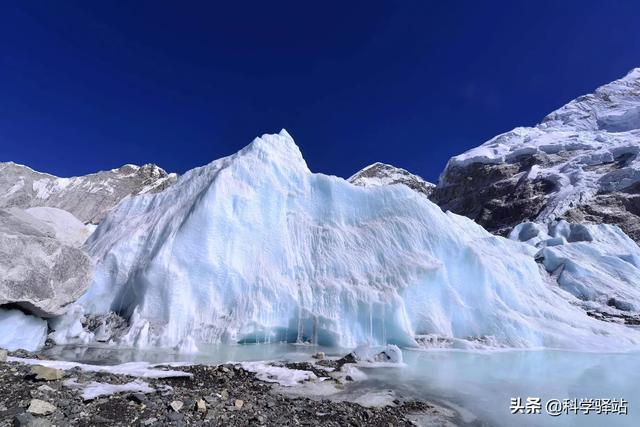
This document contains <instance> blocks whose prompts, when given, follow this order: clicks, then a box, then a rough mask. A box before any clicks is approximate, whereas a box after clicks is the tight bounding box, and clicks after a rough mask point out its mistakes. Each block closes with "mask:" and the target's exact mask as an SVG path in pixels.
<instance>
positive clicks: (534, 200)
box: [433, 68, 640, 241]
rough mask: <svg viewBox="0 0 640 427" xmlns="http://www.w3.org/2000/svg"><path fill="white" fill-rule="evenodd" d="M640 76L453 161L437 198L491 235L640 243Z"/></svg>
mask: <svg viewBox="0 0 640 427" xmlns="http://www.w3.org/2000/svg"><path fill="white" fill-rule="evenodd" d="M638 152H640V68H637V69H634V70H632V71H631V72H630V73H629V74H627V75H626V76H625V77H623V78H622V79H620V80H616V81H614V82H612V83H609V84H607V85H604V86H602V87H600V88H598V89H597V90H596V91H595V92H594V93H593V94H589V95H585V96H581V97H579V98H577V99H575V100H573V101H571V102H570V103H568V104H567V105H565V106H563V107H561V108H560V109H558V110H556V111H554V112H553V113H551V114H549V115H548V116H547V117H545V118H544V120H543V121H542V123H540V124H539V125H537V126H535V127H520V128H516V129H514V130H512V131H510V132H507V133H504V134H502V135H499V136H497V137H495V138H493V139H491V140H489V141H487V142H485V143H484V144H482V145H481V146H479V147H477V148H474V149H472V150H469V151H467V152H466V153H463V154H461V155H459V156H455V157H453V158H451V159H450V160H449V163H448V164H447V168H446V170H445V171H444V173H443V174H442V176H441V179H440V182H439V184H438V186H437V188H436V190H435V192H434V194H433V200H434V201H435V202H436V203H438V204H440V205H441V206H442V207H443V208H444V209H450V210H452V211H454V212H457V213H460V214H463V215H466V216H469V217H471V218H473V219H475V220H476V221H478V222H479V223H480V224H482V225H484V226H485V227H486V228H488V229H489V230H490V231H497V232H507V231H508V230H509V229H511V228H512V227H513V226H515V225H516V224H519V223H520V222H523V221H524V220H531V221H538V222H550V221H553V220H556V219H560V218H566V219H569V220H571V221H574V222H591V223H612V224H616V225H619V226H620V227H621V228H622V229H623V230H624V231H625V232H626V233H627V234H628V235H629V236H631V237H632V238H633V239H634V240H636V241H639V239H640V217H639V216H638V215H640V196H639V194H638V192H639V190H640V185H639V184H638V183H639V182H640V158H638Z"/></svg>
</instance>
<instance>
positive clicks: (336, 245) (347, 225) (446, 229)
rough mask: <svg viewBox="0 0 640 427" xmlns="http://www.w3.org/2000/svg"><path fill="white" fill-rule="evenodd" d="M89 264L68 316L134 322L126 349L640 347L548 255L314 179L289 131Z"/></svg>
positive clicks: (102, 233)
mask: <svg viewBox="0 0 640 427" xmlns="http://www.w3.org/2000/svg"><path fill="white" fill-rule="evenodd" d="M85 249H86V250H88V252H89V253H90V254H91V255H92V257H93V258H94V260H96V262H97V267H96V273H95V276H94V279H93V283H92V284H91V286H90V287H89V289H88V291H87V292H86V293H85V294H84V295H83V296H82V297H81V298H80V300H79V301H78V302H77V307H76V308H74V309H73V310H71V313H74V314H70V315H69V316H72V315H73V316H81V315H86V316H93V315H104V314H107V313H110V312H115V313H117V314H118V315H120V316H122V317H124V318H126V319H128V320H129V323H130V327H129V330H128V332H127V333H126V334H125V335H123V336H121V337H120V338H119V341H118V344H119V345H131V346H136V347H143V348H144V347H154V346H161V347H175V348H177V349H179V350H184V351H195V350H197V347H196V346H197V345H198V344H199V343H220V342H232V343H247V342H275V341H289V342H300V343H304V342H312V343H318V344H322V345H328V346H345V347H351V346H355V345H357V344H359V343H362V342H369V343H371V344H372V345H376V344H395V345H399V346H416V345H418V343H419V342H420V341H421V339H422V338H424V337H428V338H433V337H437V338H438V339H441V341H442V342H448V343H450V344H451V345H452V346H454V347H461V348H466V347H468V346H471V347H477V346H489V347H518V348H538V347H547V348H564V349H588V350H607V351H610V350H627V349H630V348H634V349H635V348H638V345H639V344H640V331H637V330H634V329H631V328H627V327H625V326H622V325H619V324H616V323H608V322H602V321H599V320H596V319H593V318H591V317H589V316H587V315H586V313H585V311H584V310H582V309H581V308H579V307H577V306H576V305H575V304H574V303H573V300H574V299H575V298H574V297H573V295H571V294H570V293H569V292H567V291H566V290H564V289H562V288H560V287H558V286H557V284H555V281H554V280H553V278H551V277H550V276H549V274H548V273H547V272H546V271H545V269H544V268H542V267H541V266H539V265H538V264H537V263H536V262H535V259H534V255H535V254H536V252H537V248H535V247H533V246H531V245H529V244H526V243H522V242H519V241H514V240H509V239H506V238H503V237H499V236H494V235H492V234H490V233H489V232H487V231H486V230H484V229H483V228H482V227H481V226H479V225H478V224H476V223H474V222H473V221H472V220H470V219H468V218H465V217H462V216H458V215H455V214H453V213H450V212H443V211H442V210H441V209H440V208H439V207H438V206H437V205H435V204H434V203H432V202H430V201H429V200H428V199H427V198H426V197H424V196H422V195H421V194H419V193H416V192H415V191H412V190H411V189H409V188H408V187H407V186H405V185H402V184H394V185H388V186H376V187H361V186H356V185H352V184H350V183H348V182H347V181H345V180H343V179H341V178H338V177H334V176H327V175H323V174H318V173H312V172H311V171H310V170H309V169H308V167H307V165H306V163H305V161H304V159H303V157H302V154H301V153H300V150H299V148H298V147H297V146H296V144H295V143H294V141H293V139H292V138H291V136H290V135H289V134H288V133H287V132H286V131H284V130H283V131H281V132H280V133H279V134H274V135H263V136H262V137H260V138H256V139H255V140H254V141H253V142H252V143H251V144H250V145H249V146H247V147H245V148H244V149H242V150H241V151H239V152H238V153H236V154H234V155H231V156H229V157H225V158H222V159H219V160H216V161H214V162H212V163H210V164H208V165H206V166H203V167H200V168H196V169H193V170H191V171H189V172H187V173H186V174H184V175H183V176H181V177H180V178H178V180H177V182H176V183H175V184H173V185H172V186H170V187H169V188H167V189H166V190H164V191H162V192H159V193H155V194H142V195H138V196H136V197H131V198H128V199H126V200H124V201H122V202H121V203H120V204H119V205H118V207H117V208H115V209H114V210H113V211H111V212H110V213H109V214H108V215H107V217H106V218H105V219H104V221H102V222H101V224H100V225H99V226H98V228H97V229H96V230H95V232H94V233H93V234H92V235H91V236H90V237H89V239H88V241H87V243H86V244H85ZM52 324H53V325H54V326H53V328H54V329H56V326H55V325H56V324H57V325H63V326H59V328H60V330H56V334H57V335H58V336H61V337H64V339H63V340H62V341H66V342H71V340H72V339H73V335H74V334H73V333H70V330H71V329H74V328H75V329H78V328H77V326H78V322H77V320H76V321H74V320H73V319H67V320H65V321H58V322H52ZM64 325H75V326H70V327H68V329H67V330H64V329H65V328H66V326H64ZM79 334H85V335H84V336H83V339H84V340H85V341H86V340H87V339H89V338H87V336H86V332H79ZM436 341H438V340H436Z"/></svg>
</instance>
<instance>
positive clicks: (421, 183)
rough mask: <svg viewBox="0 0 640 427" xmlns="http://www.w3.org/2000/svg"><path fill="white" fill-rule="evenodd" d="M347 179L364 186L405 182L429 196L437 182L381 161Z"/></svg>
mask: <svg viewBox="0 0 640 427" xmlns="http://www.w3.org/2000/svg"><path fill="white" fill-rule="evenodd" d="M347 181H349V182H350V183H352V184H354V185H360V186H363V187H372V186H380V185H392V184H404V185H406V186H407V187H409V188H411V189H412V190H415V191H418V192H420V193H422V194H424V195H425V196H427V197H428V196H429V195H430V194H431V193H432V192H433V189H434V188H435V184H432V183H430V182H428V181H425V180H424V179H422V178H421V177H419V176H418V175H414V174H412V173H410V172H408V171H406V170H405V169H401V168H397V167H395V166H391V165H387V164H385V163H380V162H376V163H374V164H372V165H369V166H367V167H366V168H364V169H362V170H360V171H358V172H357V173H356V174H354V175H353V176H351V177H350V178H349V179H348V180H347Z"/></svg>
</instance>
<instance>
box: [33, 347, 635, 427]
mask: <svg viewBox="0 0 640 427" xmlns="http://www.w3.org/2000/svg"><path fill="white" fill-rule="evenodd" d="M200 350H201V351H200V352H199V353H197V354H191V355H187V354H179V353H177V352H172V351H167V350H157V349H154V350H153V351H145V350H139V349H122V348H114V347H108V346H104V347H100V346H92V347H73V346H65V347H53V348H50V349H47V350H46V351H45V352H44V354H45V355H46V356H48V357H50V358H55V359H65V360H73V361H79V362H83V363H93V364H118V363H124V362H130V361H142V360H144V361H149V362H154V363H161V362H192V363H204V364H218V363H223V362H228V361H235V362H243V361H258V360H280V361H283V360H290V361H299V360H308V359H310V357H311V355H312V354H314V353H316V352H318V351H324V352H326V353H327V355H328V356H342V355H344V354H346V353H347V352H348V351H349V349H344V348H336V347H322V346H313V345H294V344H285V343H274V344H255V345H254V344H243V345H209V346H205V345H203V346H202V347H201V348H200ZM403 354H404V363H405V366H403V367H402V368H399V369H398V368H393V369H390V368H361V369H362V370H363V371H364V372H365V373H366V375H367V379H366V380H363V381H359V382H356V383H353V384H350V385H349V386H348V387H347V388H346V389H345V391H344V392H343V393H344V394H352V395H357V393H358V392H359V390H365V389H375V390H384V389H390V390H394V391H395V393H396V394H397V395H398V396H399V397H402V398H405V399H425V400H430V401H433V402H435V403H440V404H443V405H445V406H448V407H451V408H455V409H457V410H458V412H460V417H461V419H462V420H464V421H465V422H471V423H478V424H479V425H495V426H504V427H509V426H514V425H518V426H603V425H606V426H607V427H614V426H637V425H640V387H639V386H638V384H640V352H634V353H590V352H569V351H554V350H527V351H520V350H518V351H516V350H513V351H452V350H428V351H420V350H406V349H405V350H403ZM518 397H519V398H521V399H522V401H523V403H525V402H526V400H527V398H529V397H533V398H540V401H541V411H540V413H539V414H525V413H516V414H512V413H511V399H512V398H518ZM552 399H557V400H559V401H563V400H564V399H576V400H577V401H578V403H579V402H580V400H582V399H618V400H620V399H624V400H625V401H627V402H628V404H627V412H628V413H627V415H620V414H606V415H605V414H596V413H595V411H591V413H589V414H584V413H582V412H581V411H579V413H578V414H573V413H570V414H566V413H562V414H561V415H558V416H555V417H554V416H550V415H548V414H547V412H546V410H545V404H546V403H547V402H548V401H549V400H552Z"/></svg>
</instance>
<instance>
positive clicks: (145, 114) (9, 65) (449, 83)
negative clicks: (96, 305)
mask: <svg viewBox="0 0 640 427" xmlns="http://www.w3.org/2000/svg"><path fill="white" fill-rule="evenodd" d="M0 7H1V9H0V12H1V13H0V161H8V160H13V161H16V162H18V163H23V164H27V165H30V166H31V167H33V168H35V169H38V170H42V171H47V172H51V173H54V174H57V175H60V176H71V175H79V174H86V173H89V172H92V171H96V170H104V169H110V168H113V167H116V166H119V165H122V164H125V163H137V164H142V163H149V162H152V163H157V164H159V165H160V166H162V167H163V168H165V169H167V170H169V171H176V172H180V173H182V172H184V171H186V170H188V169H190V168H192V167H195V166H199V165H203V164H206V163H208V162H210V161H211V160H214V159H216V158H219V157H222V156H225V155H228V154H231V153H233V152H235V151H237V150H238V149H240V148H242V147H243V146H245V145H246V144H248V143H249V142H250V141H251V140H252V139H253V138H254V137H255V136H257V135H261V134H263V133H271V132H277V131H279V130H280V129H281V128H283V127H284V128H286V129H287V130H288V131H289V132H290V133H291V134H292V135H293V137H294V138H295V139H296V142H297V143H298V145H299V146H300V147H301V150H302V152H303V155H304V156H305V158H306V160H307V163H308V164H309V166H310V168H311V169H312V170H313V171H316V172H323V173H329V174H335V175H339V176H343V177H348V176H349V175H351V174H352V173H353V172H355V171H357V170H358V169H360V168H362V167H363V166H366V165H367V164H370V163H373V162H375V161H383V162H387V163H391V164H394V165H396V166H401V167H404V168H407V169H409V170H411V171H412V172H414V173H418V174H420V175H422V176H424V177H425V178H427V179H429V180H436V179H437V177H438V175H439V173H440V172H441V171H442V169H443V168H444V166H445V164H446V161H447V159H448V158H449V157H450V156H452V155H455V154H458V153H461V152H463V151H465V150H467V149H469V148H471V147H474V146H477V145H479V144H480V143H482V142H484V141H485V140H487V139H489V138H490V137H492V136H494V135H496V134H498V133H501V132H504V131H507V130H510V129H511V128H513V127H515V126H520V125H533V124H535V123H536V122H538V121H539V120H540V119H541V118H542V117H543V116H544V115H546V114H547V113H548V112H550V111H552V110H553V109H555V108H557V107H559V106H560V105H562V104H564V103H566V102H567V101H569V100H570V99H572V98H575V97H577V96H579V95H581V94H584V93H587V92H590V91H592V90H593V89H594V88H595V87H597V86H599V85H601V84H604V83H606V82H608V81H610V80H614V79H616V78H619V77H621V76H623V75H624V74H625V73H626V72H627V71H629V70H630V69H631V68H633V67H637V66H640V25H638V18H639V17H640V2H632V1H609V2H602V1H535V2H534V1H522V2H518V1H515V2H514V1H510V2H479V1H468V2H467V1H447V2H444V1H440V2H430V1H398V2H393V1H386V2H378V1H363V2H355V1H354V2H332V1H326V2H301V1H296V2H264V1H260V2H248V1H238V2H211V1H207V2H204V1H203V2H197V1H189V2H169V1H136V2H125V1H121V2H119V1H109V2H86V1H77V2H74V1H64V2H54V1H29V2H22V1H8V2H6V1H0Z"/></svg>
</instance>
